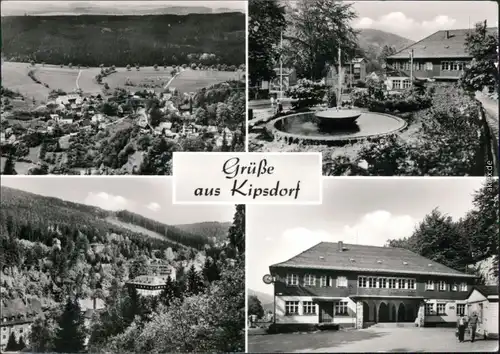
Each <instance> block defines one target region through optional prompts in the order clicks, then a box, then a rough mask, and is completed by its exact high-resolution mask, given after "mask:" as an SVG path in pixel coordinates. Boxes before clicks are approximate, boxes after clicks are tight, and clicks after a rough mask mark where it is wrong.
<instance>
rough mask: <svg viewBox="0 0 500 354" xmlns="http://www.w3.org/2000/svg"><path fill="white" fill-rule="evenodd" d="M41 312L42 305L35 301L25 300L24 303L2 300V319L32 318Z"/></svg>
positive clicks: (18, 300)
mask: <svg viewBox="0 0 500 354" xmlns="http://www.w3.org/2000/svg"><path fill="white" fill-rule="evenodd" d="M41 312H42V304H41V302H40V301H39V300H37V299H27V300H26V303H25V302H24V301H23V300H22V299H13V300H7V299H6V300H2V301H1V315H2V317H13V316H14V317H15V316H27V317H30V316H34V315H36V314H38V313H41Z"/></svg>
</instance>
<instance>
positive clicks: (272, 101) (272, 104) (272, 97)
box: [270, 94, 274, 111]
mask: <svg viewBox="0 0 500 354" xmlns="http://www.w3.org/2000/svg"><path fill="white" fill-rule="evenodd" d="M270 101H271V109H272V110H273V111H274V94H271V98H270Z"/></svg>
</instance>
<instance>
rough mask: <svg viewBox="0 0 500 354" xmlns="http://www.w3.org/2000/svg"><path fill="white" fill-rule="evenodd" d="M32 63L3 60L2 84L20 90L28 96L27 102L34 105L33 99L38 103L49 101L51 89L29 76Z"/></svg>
mask: <svg viewBox="0 0 500 354" xmlns="http://www.w3.org/2000/svg"><path fill="white" fill-rule="evenodd" d="M29 70H30V64H28V63H14V62H2V86H3V87H5V88H8V89H10V90H12V91H19V92H20V93H21V94H22V95H23V96H24V97H26V102H27V104H31V105H32V99H33V98H35V100H36V101H37V103H40V102H44V101H47V98H48V96H49V92H50V90H49V89H48V88H46V87H44V86H43V85H40V84H37V83H36V82H34V81H33V80H31V78H30V77H29V76H28V71H29Z"/></svg>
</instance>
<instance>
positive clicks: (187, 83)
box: [170, 69, 242, 92]
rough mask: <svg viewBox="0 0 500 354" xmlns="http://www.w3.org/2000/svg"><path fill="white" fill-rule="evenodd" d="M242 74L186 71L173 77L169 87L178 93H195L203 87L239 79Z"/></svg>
mask: <svg viewBox="0 0 500 354" xmlns="http://www.w3.org/2000/svg"><path fill="white" fill-rule="evenodd" d="M241 77H242V74H238V72H235V71H211V70H191V69H187V70H184V71H183V72H181V73H180V74H179V75H177V76H176V77H175V79H174V80H173V81H172V83H171V84H170V87H172V88H176V89H177V90H179V91H180V92H195V91H197V90H199V89H202V88H204V87H209V86H212V85H215V84H219V83H221V82H224V81H229V80H238V78H240V79H241Z"/></svg>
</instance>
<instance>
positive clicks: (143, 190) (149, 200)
mask: <svg viewBox="0 0 500 354" xmlns="http://www.w3.org/2000/svg"><path fill="white" fill-rule="evenodd" d="M2 186H6V187H11V188H16V189H21V190H23V191H26V192H30V193H35V194H39V195H43V196H47V197H55V198H60V199H63V200H67V201H70V202H74V203H82V204H87V205H93V206H97V207H100V208H103V209H106V210H113V211H116V210H123V209H126V210H129V211H132V212H135V213H138V214H140V215H143V216H145V217H148V218H151V219H154V220H157V221H159V222H162V223H165V224H168V225H175V224H191V223H197V222H203V221H219V222H228V221H232V220H233V215H234V212H235V207H234V206H232V205H227V206H226V205H199V206H198V205H174V204H173V203H172V178H168V177H143V178H137V177H136V178H127V177H124V178H111V179H110V178H108V177H88V176H87V177H62V178H61V177H35V178H31V177H10V176H2Z"/></svg>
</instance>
